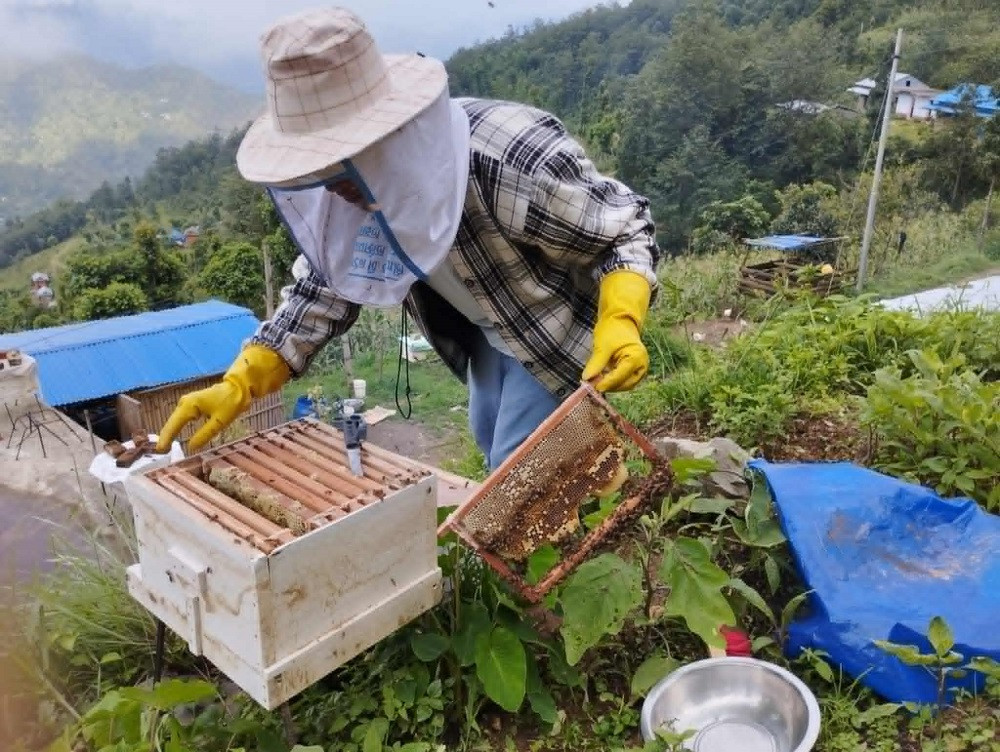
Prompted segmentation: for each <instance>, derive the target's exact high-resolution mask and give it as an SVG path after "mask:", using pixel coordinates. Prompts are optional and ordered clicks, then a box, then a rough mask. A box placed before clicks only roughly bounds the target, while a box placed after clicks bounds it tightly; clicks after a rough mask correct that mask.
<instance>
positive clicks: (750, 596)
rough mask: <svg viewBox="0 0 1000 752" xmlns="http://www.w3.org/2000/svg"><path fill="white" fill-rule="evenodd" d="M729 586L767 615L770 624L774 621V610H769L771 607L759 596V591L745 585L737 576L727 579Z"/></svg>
mask: <svg viewBox="0 0 1000 752" xmlns="http://www.w3.org/2000/svg"><path fill="white" fill-rule="evenodd" d="M729 587H731V588H732V589H733V590H735V591H736V592H737V593H739V594H740V595H741V596H743V598H744V600H746V602H747V603H749V604H750V605H751V606H753V607H754V608H755V609H757V610H758V611H760V612H761V613H762V614H764V616H766V617H767V620H768V621H769V622H771V623H772V624H774V623H775V621H774V612H773V611H772V610H771V607H770V606H768V605H767V601H765V600H764V599H763V598H762V597H761V595H760V593H758V592H757V591H756V590H754V589H753V588H752V587H750V586H749V585H747V584H746V583H745V582H744V581H743V580H741V579H739V578H738V577H734V578H733V579H731V580H730V581H729Z"/></svg>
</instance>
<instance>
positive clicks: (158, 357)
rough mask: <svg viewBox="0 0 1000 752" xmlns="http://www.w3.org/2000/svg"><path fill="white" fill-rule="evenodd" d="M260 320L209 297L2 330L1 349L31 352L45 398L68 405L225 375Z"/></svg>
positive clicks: (52, 403) (244, 311)
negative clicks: (121, 313) (147, 309)
mask: <svg viewBox="0 0 1000 752" xmlns="http://www.w3.org/2000/svg"><path fill="white" fill-rule="evenodd" d="M257 325H258V321H257V317H256V316H254V314H253V312H252V311H250V310H248V309H246V308H241V307H239V306H235V305H231V304H229V303H223V302H221V301H218V300H210V301H207V302H205V303H195V304H194V305H187V306H180V307H178V308H171V309H169V310H166V311H152V312H150V313H140V314H136V315H134V316H121V317H118V318H113V319H103V320H101V321H85V322H82V323H79V324H67V325H65V326H54V327H49V328H47V329H34V330H31V331H24V332H15V333H13V334H4V335H0V350H11V349H17V350H21V351H22V352H25V353H27V354H29V355H31V356H32V357H33V358H35V360H36V361H37V362H38V380H39V385H40V387H41V390H42V397H43V398H44V399H45V401H46V402H47V403H48V404H50V405H69V404H73V403H75V402H85V401H88V400H93V399H99V398H101V397H107V396H110V395H114V394H119V393H121V392H128V391H132V390H134V389H145V388H149V387H154V386H159V385H161V384H169V383H172V382H176V381H187V380H189V379H196V378H200V377H203V376H211V375H213V374H217V373H222V372H223V371H225V370H226V369H227V368H228V367H229V364H230V363H232V361H233V358H235V357H236V355H237V354H238V353H239V351H240V348H241V347H242V344H243V341H244V340H245V339H246V338H247V337H249V336H250V335H251V334H253V332H254V330H255V329H256V328H257Z"/></svg>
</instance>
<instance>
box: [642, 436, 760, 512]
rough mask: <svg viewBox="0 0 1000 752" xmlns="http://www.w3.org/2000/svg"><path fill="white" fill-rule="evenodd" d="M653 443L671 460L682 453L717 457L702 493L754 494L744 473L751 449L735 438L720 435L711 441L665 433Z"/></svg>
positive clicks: (734, 496)
mask: <svg viewBox="0 0 1000 752" xmlns="http://www.w3.org/2000/svg"><path fill="white" fill-rule="evenodd" d="M653 444H654V445H655V446H656V449H657V451H659V453H660V454H661V455H662V456H663V457H664V458H666V459H668V460H672V459H677V458H678V457H690V458H692V459H699V460H700V459H711V460H713V461H714V462H715V470H713V471H712V472H711V473H709V474H708V475H707V476H706V477H705V478H704V479H703V483H702V493H703V494H704V495H705V496H723V497H725V498H727V499H748V498H750V486H749V485H748V484H747V482H746V479H745V477H744V469H745V467H746V463H747V462H748V461H749V460H750V453H749V452H747V451H746V450H745V449H743V447H741V446H740V445H739V444H737V443H736V442H735V441H733V440H732V439H727V438H725V437H722V436H717V437H715V438H713V439H711V440H710V441H694V440H692V439H678V438H674V437H672V436H663V437H661V438H659V439H655V440H654V441H653Z"/></svg>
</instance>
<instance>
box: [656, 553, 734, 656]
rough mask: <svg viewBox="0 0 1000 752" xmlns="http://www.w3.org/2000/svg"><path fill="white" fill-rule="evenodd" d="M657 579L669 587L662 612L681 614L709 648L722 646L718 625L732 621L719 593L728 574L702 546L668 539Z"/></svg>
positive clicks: (731, 622) (729, 624)
mask: <svg viewBox="0 0 1000 752" xmlns="http://www.w3.org/2000/svg"><path fill="white" fill-rule="evenodd" d="M660 578H661V579H662V580H663V581H664V582H666V583H667V584H668V585H669V586H670V595H669V597H668V598H667V602H666V604H665V613H666V614H667V615H668V616H680V617H682V618H683V619H684V621H685V622H686V623H687V626H688V629H690V630H691V631H692V632H694V633H695V634H696V635H698V636H699V637H700V638H701V639H702V640H704V642H705V643H706V644H707V645H709V647H720V648H721V647H725V644H726V643H725V640H724V639H723V638H722V636H721V635H720V634H719V631H718V630H719V627H722V626H732V625H733V624H735V623H736V616H735V615H734V614H733V609H732V608H731V607H730V606H729V601H727V600H726V597H725V596H724V595H723V594H722V588H723V587H725V586H726V585H727V584H728V583H729V575H728V574H726V573H725V571H724V570H722V569H721V568H720V567H719V566H718V565H716V564H715V562H713V561H712V559H711V557H710V556H709V553H708V551H707V550H706V549H705V547H704V546H703V545H702V544H701V543H700V542H698V541H696V540H694V539H692V538H677V539H676V540H674V541H668V545H667V547H666V551H665V553H664V557H663V564H662V565H661V567H660Z"/></svg>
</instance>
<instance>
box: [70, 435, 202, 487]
mask: <svg viewBox="0 0 1000 752" xmlns="http://www.w3.org/2000/svg"><path fill="white" fill-rule="evenodd" d="M149 440H150V442H151V443H153V444H155V443H156V440H157V437H156V434H152V433H151V434H149ZM122 446H123V447H125V448H126V449H132V448H134V447H135V442H134V441H131V440H130V441H123V442H122ZM182 459H184V450H183V449H181V445H180V442H177V441H175V442H174V443H173V444H172V445H171V447H170V453H169V454H146V455H143V456H142V457H140V458H139V459H137V460H136V461H135V462H133V463H132V467H118V465H116V464H115V458H114V457H112V456H111V455H110V454H108V453H107V452H104V451H102V452H100V453H99V454H98V455H97V456H96V457H94V459H93V461H92V462H91V463H90V467H89V468H88V471H89V472H90V474H91V475H93V476H94V477H95V478H97V479H98V480H99V481H101V483H109V484H110V483H121V482H122V481H124V480H125V479H126V478H127V477H128V476H130V475H132V473H135V472H137V471H139V470H145V469H147V468H149V467H150V466H151V465H157V466H166V465H171V464H173V463H174V462H178V461H179V460H182Z"/></svg>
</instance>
